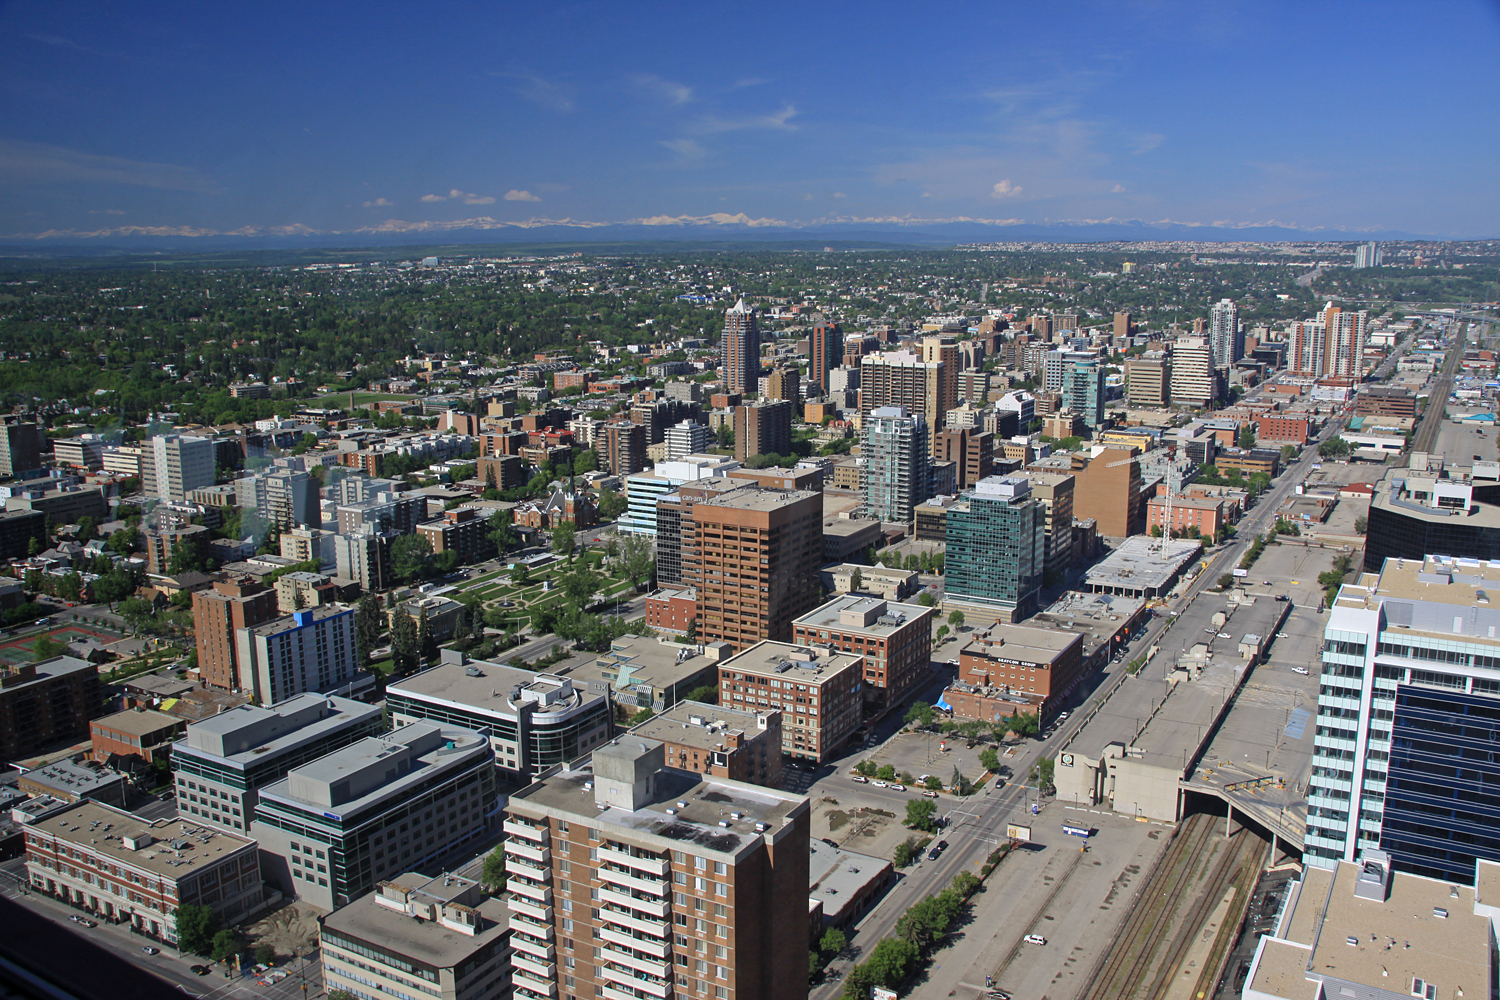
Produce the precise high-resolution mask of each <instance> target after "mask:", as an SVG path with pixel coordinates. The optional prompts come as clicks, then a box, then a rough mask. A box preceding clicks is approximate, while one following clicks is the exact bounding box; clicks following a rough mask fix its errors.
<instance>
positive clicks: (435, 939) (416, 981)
mask: <svg viewBox="0 0 1500 1000" xmlns="http://www.w3.org/2000/svg"><path fill="white" fill-rule="evenodd" d="M510 939H511V930H510V911H509V909H508V908H507V907H506V905H505V902H504V901H503V900H501V899H498V898H495V897H491V896H487V895H485V894H484V892H482V891H481V887H480V885H479V883H478V882H475V881H474V880H472V879H467V878H463V877H462V876H459V875H450V874H447V873H444V874H442V875H432V876H429V875H421V874H418V873H416V872H404V873H402V874H400V875H397V876H395V877H394V878H391V879H387V880H385V881H382V882H380V883H378V884H377V885H376V886H375V890H374V891H373V892H370V893H366V894H365V895H363V896H361V897H359V898H358V899H356V900H354V902H352V903H350V904H349V905H348V906H345V907H342V908H340V909H338V910H335V911H333V912H332V913H330V914H329V915H328V916H326V917H324V918H323V919H322V920H320V921H319V930H318V945H319V948H318V952H319V954H318V958H319V961H321V962H322V965H323V984H324V986H325V988H326V989H328V990H330V991H332V990H343V991H345V992H347V993H350V994H352V995H354V996H356V997H359V998H361V1000H364V998H367V997H368V998H372V1000H373V998H376V997H380V998H384V997H397V998H402V997H411V996H414V994H413V993H412V992H411V991H413V990H415V991H416V994H417V995H422V996H435V997H439V998H441V1000H504V998H507V997H509V996H511V991H510V990H511V987H510V964H511V960H512V956H513V953H512V951H511V946H510Z"/></svg>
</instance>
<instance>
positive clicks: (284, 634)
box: [235, 604, 375, 705]
mask: <svg viewBox="0 0 1500 1000" xmlns="http://www.w3.org/2000/svg"><path fill="white" fill-rule="evenodd" d="M235 663H236V666H237V667H238V669H239V685H238V686H239V689H240V690H242V691H246V692H248V693H249V694H250V696H251V697H252V698H254V699H255V700H256V701H257V702H258V703H260V704H262V705H271V704H275V703H276V702H281V701H285V700H287V699H288V698H291V697H293V696H294V695H299V694H302V693H303V692H304V691H318V692H323V693H328V692H337V691H339V690H340V689H343V691H344V693H346V694H349V693H362V692H364V691H368V690H371V689H372V688H373V687H374V684H375V678H374V677H373V676H371V675H370V674H368V673H365V672H363V671H361V670H360V669H359V653H358V651H357V650H356V648H355V642H354V609H353V608H351V607H348V606H346V605H342V604H328V605H324V606H323V607H319V608H308V609H306V610H304V611H296V612H293V613H292V614H290V615H288V616H286V617H285V618H277V619H275V620H274V621H270V622H267V623H265V624H264V625H250V626H247V627H245V628H241V629H236V630H235Z"/></svg>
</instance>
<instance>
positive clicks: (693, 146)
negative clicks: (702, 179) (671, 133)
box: [662, 139, 707, 160]
mask: <svg viewBox="0 0 1500 1000" xmlns="http://www.w3.org/2000/svg"><path fill="white" fill-rule="evenodd" d="M662 145H663V146H666V147H667V148H668V149H670V150H671V151H672V152H674V153H676V154H677V155H678V157H680V158H681V159H683V160H701V159H703V157H704V156H705V155H706V153H707V151H706V150H705V149H704V148H703V147H702V146H700V145H698V141H697V140H696V139H664V140H663V141H662Z"/></svg>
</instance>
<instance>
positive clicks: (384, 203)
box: [365, 198, 396, 208]
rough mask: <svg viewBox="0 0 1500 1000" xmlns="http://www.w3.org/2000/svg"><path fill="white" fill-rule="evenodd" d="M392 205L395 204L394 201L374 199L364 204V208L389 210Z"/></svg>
mask: <svg viewBox="0 0 1500 1000" xmlns="http://www.w3.org/2000/svg"><path fill="white" fill-rule="evenodd" d="M394 204H396V203H395V202H394V201H390V200H388V199H386V198H376V199H375V200H374V201H367V202H365V208H390V207H391V206H392V205H394Z"/></svg>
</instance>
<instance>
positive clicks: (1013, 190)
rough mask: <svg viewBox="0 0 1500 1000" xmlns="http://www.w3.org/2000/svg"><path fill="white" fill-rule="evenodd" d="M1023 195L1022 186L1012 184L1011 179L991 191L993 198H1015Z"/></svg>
mask: <svg viewBox="0 0 1500 1000" xmlns="http://www.w3.org/2000/svg"><path fill="white" fill-rule="evenodd" d="M1020 193H1021V185H1019V184H1012V183H1011V182H1010V178H1006V179H1005V180H1003V181H1000V182H999V183H997V184H996V185H995V186H994V187H993V188H991V189H990V197H991V198H1014V197H1016V196H1017V195H1019V194H1020Z"/></svg>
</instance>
